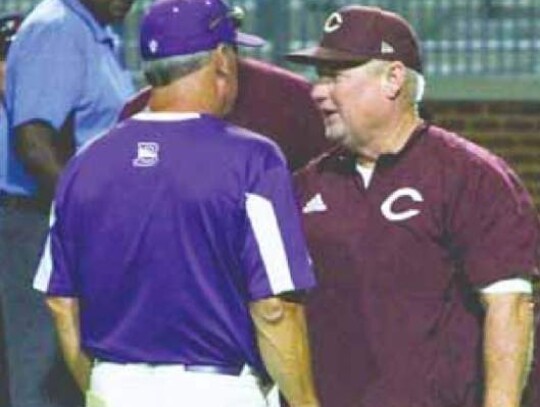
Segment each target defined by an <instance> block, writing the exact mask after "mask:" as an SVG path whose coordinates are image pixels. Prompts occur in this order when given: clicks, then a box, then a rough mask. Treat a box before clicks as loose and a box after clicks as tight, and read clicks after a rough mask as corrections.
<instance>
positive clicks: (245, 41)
mask: <svg viewBox="0 0 540 407" xmlns="http://www.w3.org/2000/svg"><path fill="white" fill-rule="evenodd" d="M236 43H237V44H238V45H243V46H244V47H253V48H257V47H262V46H263V45H264V44H266V41H265V40H263V39H262V38H261V37H258V36H256V35H253V34H246V33H244V32H240V31H237V32H236Z"/></svg>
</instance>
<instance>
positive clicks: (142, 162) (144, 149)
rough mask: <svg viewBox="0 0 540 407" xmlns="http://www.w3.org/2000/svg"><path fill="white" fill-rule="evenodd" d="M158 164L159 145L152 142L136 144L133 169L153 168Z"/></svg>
mask: <svg viewBox="0 0 540 407" xmlns="http://www.w3.org/2000/svg"><path fill="white" fill-rule="evenodd" d="M158 162H159V144H158V143H153V142H147V141H143V142H139V143H137V157H136V158H134V159H133V166H134V167H153V166H155V165H156V164H157V163H158Z"/></svg>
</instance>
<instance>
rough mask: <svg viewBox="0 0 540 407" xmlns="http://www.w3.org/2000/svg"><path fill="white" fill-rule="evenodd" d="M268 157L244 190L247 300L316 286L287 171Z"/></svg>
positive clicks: (277, 159) (244, 262)
mask: <svg viewBox="0 0 540 407" xmlns="http://www.w3.org/2000/svg"><path fill="white" fill-rule="evenodd" d="M270 161H272V165H271V166H270V167H269V166H263V168H262V169H261V170H260V171H258V174H257V175H256V176H255V182H254V183H253V184H252V185H251V188H250V190H249V191H248V192H247V193H246V201H245V206H246V215H247V219H248V221H247V224H248V227H247V233H246V238H245V245H244V250H243V252H242V265H243V268H244V271H245V273H246V276H247V281H248V291H249V295H250V298H251V300H257V299H262V298H266V297H271V296H275V295H278V294H281V293H286V292H292V291H298V290H305V289H309V288H312V287H313V286H314V285H315V278H314V275H313V270H312V267H311V260H310V258H309V254H308V251H307V246H306V242H305V238H304V235H303V232H302V226H301V221H300V216H299V213H298V207H297V204H296V201H295V197H294V194H293V189H292V182H291V176H290V173H289V170H288V168H287V166H286V165H285V163H284V162H283V161H282V160H280V159H279V157H276V156H274V155H273V154H272V155H271V157H270ZM280 161H281V162H280ZM267 162H268V160H267ZM265 167H266V168H265Z"/></svg>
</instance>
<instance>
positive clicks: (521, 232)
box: [450, 160, 539, 288]
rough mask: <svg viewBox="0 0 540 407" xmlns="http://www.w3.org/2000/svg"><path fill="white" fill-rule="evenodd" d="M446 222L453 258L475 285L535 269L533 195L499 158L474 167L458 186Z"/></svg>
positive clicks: (527, 275)
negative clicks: (490, 163) (488, 164)
mask: <svg viewBox="0 0 540 407" xmlns="http://www.w3.org/2000/svg"><path fill="white" fill-rule="evenodd" d="M459 190H460V193H459V194H457V195H456V197H455V201H454V205H453V208H451V214H452V216H451V222H450V228H451V233H452V241H453V243H454V244H455V250H457V253H458V255H459V256H458V258H460V259H462V262H463V269H464V271H465V273H466V274H467V276H468V279H469V281H470V282H471V283H472V284H473V285H474V286H475V287H477V288H482V287H485V286H487V285H489V284H492V283H494V282H497V281H500V280H505V279H512V278H516V277H524V278H533V277H536V276H537V273H538V269H537V266H538V248H539V224H538V219H537V216H536V214H535V210H534V206H533V203H532V200H531V198H530V196H529V194H528V192H527V191H526V189H525V188H524V186H523V185H522V183H521V182H520V180H519V179H518V177H517V176H516V175H515V174H514V173H513V171H512V170H511V169H510V168H509V167H508V166H507V165H506V164H505V163H504V162H502V160H500V161H498V162H497V165H496V166H492V167H482V168H476V169H475V170H474V171H472V172H471V173H469V174H468V176H467V177H466V179H465V181H464V184H463V185H462V186H461V188H459Z"/></svg>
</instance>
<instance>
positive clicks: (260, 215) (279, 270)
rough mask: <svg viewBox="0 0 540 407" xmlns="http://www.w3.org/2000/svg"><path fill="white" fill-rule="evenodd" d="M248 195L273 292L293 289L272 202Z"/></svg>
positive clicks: (253, 223) (250, 217)
mask: <svg viewBox="0 0 540 407" xmlns="http://www.w3.org/2000/svg"><path fill="white" fill-rule="evenodd" d="M246 197H247V200H246V209H247V214H248V217H249V220H250V222H251V227H252V228H253V232H254V234H255V240H256V241H257V244H258V246H259V252H260V254H261V257H262V260H263V263H264V267H265V268H266V273H267V276H268V280H269V281H270V287H271V289H272V292H273V293H274V294H279V293H282V292H286V291H291V290H293V289H294V284H293V281H292V277H291V270H290V268H289V263H288V261H287V253H286V251H285V245H284V243H283V239H282V236H281V231H280V229H279V224H278V221H277V218H276V213H275V211H274V207H273V205H272V202H270V201H269V200H268V199H266V198H264V197H262V196H260V195H256V194H249V193H248V194H246Z"/></svg>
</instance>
